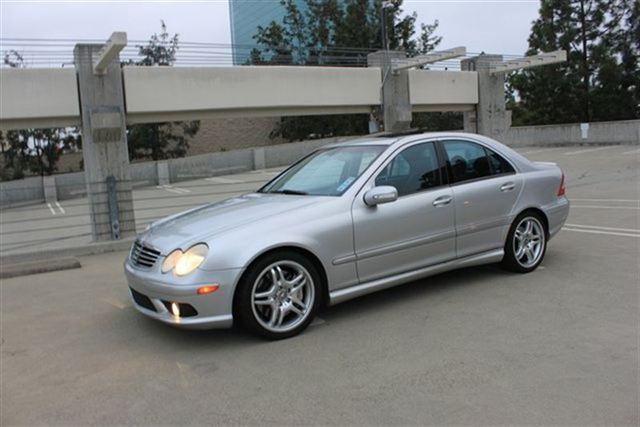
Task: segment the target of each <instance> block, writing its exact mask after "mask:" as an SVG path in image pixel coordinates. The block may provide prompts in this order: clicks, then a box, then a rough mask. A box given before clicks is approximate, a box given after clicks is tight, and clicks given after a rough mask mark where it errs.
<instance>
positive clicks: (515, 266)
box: [502, 212, 547, 273]
mask: <svg viewBox="0 0 640 427" xmlns="http://www.w3.org/2000/svg"><path fill="white" fill-rule="evenodd" d="M544 224H545V222H544V221H543V220H542V218H541V216H540V215H539V214H538V213H535V212H524V213H522V214H520V215H518V217H517V218H516V219H515V221H514V222H513V224H512V225H511V228H510V229H509V234H508V235H507V241H506V242H505V245H504V258H503V260H502V266H503V267H504V268H506V269H507V270H510V271H515V272H517V273H528V272H530V271H533V270H535V269H536V268H537V267H538V266H539V265H540V263H541V262H542V259H543V258H544V254H545V252H546V250H547V229H546V227H545V225H544Z"/></svg>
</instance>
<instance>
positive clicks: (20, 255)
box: [0, 237, 135, 271]
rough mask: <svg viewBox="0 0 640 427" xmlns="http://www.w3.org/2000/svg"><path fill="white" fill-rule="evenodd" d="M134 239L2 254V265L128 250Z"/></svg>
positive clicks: (0, 258) (0, 263)
mask: <svg viewBox="0 0 640 427" xmlns="http://www.w3.org/2000/svg"><path fill="white" fill-rule="evenodd" d="M134 240H135V237H129V238H126V239H122V240H116V241H111V242H99V243H90V244H88V245H82V246H71V247H67V248H59V249H46V250H42V251H31V252H17V253H13V254H9V255H4V256H1V257H0V266H2V270H3V271H4V270H5V269H6V268H7V267H11V264H27V263H25V262H24V261H25V259H27V260H32V259H37V260H38V261H34V262H35V263H39V264H42V261H48V260H54V261H55V260H56V259H59V258H69V257H77V256H86V255H99V254H104V253H107V252H117V251H126V250H129V248H130V247H131V245H132V244H133V241H134Z"/></svg>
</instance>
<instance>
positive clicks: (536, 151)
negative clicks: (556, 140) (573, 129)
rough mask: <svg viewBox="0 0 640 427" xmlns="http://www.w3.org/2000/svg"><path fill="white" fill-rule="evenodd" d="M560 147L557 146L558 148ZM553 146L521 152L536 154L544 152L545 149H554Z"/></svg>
mask: <svg viewBox="0 0 640 427" xmlns="http://www.w3.org/2000/svg"><path fill="white" fill-rule="evenodd" d="M557 148H558V147H555V149H557ZM553 149H554V148H553V147H547V148H543V149H540V150H532V151H523V152H521V153H520V154H535V153H544V152H545V151H549V150H553Z"/></svg>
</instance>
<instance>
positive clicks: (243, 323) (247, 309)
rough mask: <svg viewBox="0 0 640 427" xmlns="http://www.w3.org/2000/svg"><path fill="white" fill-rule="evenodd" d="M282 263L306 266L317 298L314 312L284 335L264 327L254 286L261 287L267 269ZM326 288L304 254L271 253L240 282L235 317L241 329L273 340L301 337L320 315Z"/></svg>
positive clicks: (254, 265) (314, 295)
mask: <svg viewBox="0 0 640 427" xmlns="http://www.w3.org/2000/svg"><path fill="white" fill-rule="evenodd" d="M279 262H285V263H286V262H292V263H296V264H298V265H300V266H302V267H304V269H305V270H306V272H307V273H308V274H309V276H310V278H311V280H312V282H313V283H312V286H313V292H311V294H312V295H313V298H312V301H310V304H309V306H310V309H308V310H307V311H305V316H306V317H304V319H303V320H302V321H301V322H300V323H299V324H297V325H296V326H295V327H293V328H292V329H290V330H287V331H282V332H280V331H273V330H269V329H267V328H266V327H265V326H263V325H262V324H261V323H260V321H259V320H258V319H257V318H256V316H258V315H259V314H258V313H257V312H256V309H254V307H253V305H252V304H253V302H252V293H253V289H254V286H258V285H257V284H256V281H257V280H258V279H259V278H260V276H261V275H262V274H264V272H265V269H267V268H269V267H270V266H272V265H273V264H275V263H279ZM322 286H323V284H322V276H321V275H320V274H319V273H318V270H317V268H316V267H315V266H314V264H313V263H312V262H311V261H310V260H309V259H308V258H307V257H305V256H304V255H302V254H300V253H298V252H295V251H290V250H282V251H277V252H272V253H269V254H267V255H265V256H263V257H261V258H259V259H257V260H256V261H255V262H254V263H253V264H251V265H250V266H249V268H248V269H247V271H246V272H245V273H244V274H243V276H242V278H241V279H240V282H239V283H238V287H237V288H236V293H235V298H234V318H235V319H236V320H237V323H238V325H239V326H240V327H241V328H243V329H245V330H247V331H249V332H251V333H252V334H254V335H258V336H261V337H263V338H267V339H270V340H280V339H285V338H289V337H292V336H295V335H298V334H299V333H300V332H302V331H303V330H305V329H306V328H307V326H309V324H310V323H311V322H312V321H313V319H314V318H315V316H316V313H317V312H318V309H319V307H320V305H321V300H322V296H323V291H322V289H323V288H322Z"/></svg>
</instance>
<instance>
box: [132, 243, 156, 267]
mask: <svg viewBox="0 0 640 427" xmlns="http://www.w3.org/2000/svg"><path fill="white" fill-rule="evenodd" d="M159 256H160V251H157V250H155V249H153V248H151V247H149V246H147V245H145V244H144V243H140V242H139V241H138V240H136V241H135V242H134V243H133V247H132V248H131V256H130V258H131V264H133V265H135V266H138V267H144V268H151V267H153V264H155V263H156V261H157V260H158V257H159Z"/></svg>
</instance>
